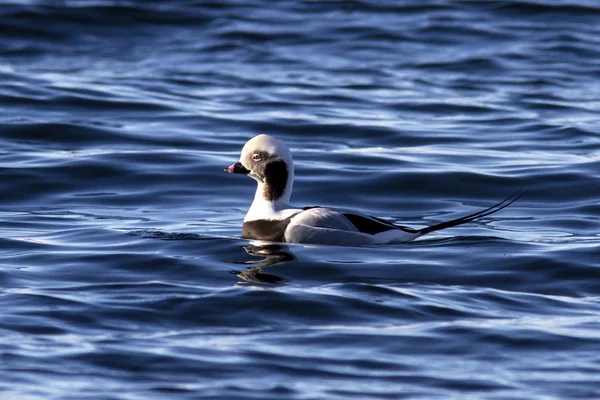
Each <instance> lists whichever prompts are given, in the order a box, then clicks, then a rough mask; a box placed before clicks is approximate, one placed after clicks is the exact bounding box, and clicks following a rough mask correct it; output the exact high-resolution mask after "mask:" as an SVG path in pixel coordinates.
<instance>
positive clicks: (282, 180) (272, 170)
mask: <svg viewBox="0 0 600 400" xmlns="http://www.w3.org/2000/svg"><path fill="white" fill-rule="evenodd" d="M264 176H265V180H266V185H265V189H264V191H263V196H264V198H265V199H266V200H269V201H274V200H277V199H278V198H280V197H281V195H283V192H284V191H285V186H286V185H287V180H288V169H287V165H286V164H285V161H283V160H281V159H279V160H273V161H270V162H269V163H268V164H267V165H265V171H264Z"/></svg>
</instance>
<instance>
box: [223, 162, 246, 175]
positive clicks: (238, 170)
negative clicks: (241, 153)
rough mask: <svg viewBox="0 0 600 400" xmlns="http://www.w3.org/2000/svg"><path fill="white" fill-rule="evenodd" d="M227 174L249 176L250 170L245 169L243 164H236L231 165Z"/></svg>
mask: <svg viewBox="0 0 600 400" xmlns="http://www.w3.org/2000/svg"><path fill="white" fill-rule="evenodd" d="M224 171H226V172H229V173H230V174H244V175H248V174H249V173H250V170H248V169H246V167H244V166H243V165H242V163H241V162H239V161H238V162H236V163H235V164H232V165H230V166H229V167H227V168H225V170H224Z"/></svg>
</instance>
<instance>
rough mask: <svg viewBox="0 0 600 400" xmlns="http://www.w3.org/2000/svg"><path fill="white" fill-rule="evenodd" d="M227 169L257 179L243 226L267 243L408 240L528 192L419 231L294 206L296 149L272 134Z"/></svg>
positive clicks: (245, 233) (251, 144)
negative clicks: (294, 151)
mask: <svg viewBox="0 0 600 400" xmlns="http://www.w3.org/2000/svg"><path fill="white" fill-rule="evenodd" d="M224 171H225V172H228V173H230V174H238V175H245V176H247V177H250V178H252V179H254V180H255V181H256V184H257V186H256V192H255V194H254V200H253V201H252V204H251V205H250V208H249V209H248V212H247V213H246V215H245V217H244V221H243V224H242V237H243V238H245V239H252V240H258V241H266V242H281V243H299V244H318V245H339V246H370V245H384V244H398V243H407V242H412V241H414V240H415V239H418V238H420V237H422V236H425V235H427V234H429V233H431V232H435V231H440V230H442V229H447V228H451V227H455V226H458V225H462V224H465V223H468V222H471V221H474V220H476V219H479V218H483V217H487V216H489V215H491V214H494V213H496V212H498V211H500V210H502V209H504V208H506V207H508V206H509V205H511V204H512V203H514V202H515V201H517V200H518V199H519V198H521V196H523V195H524V194H525V192H526V190H524V189H519V190H518V191H517V192H515V193H513V194H512V195H511V196H509V197H508V198H506V199H504V200H503V201H501V202H499V203H497V204H495V205H493V206H491V207H488V208H486V209H484V210H481V211H478V212H476V213H473V214H469V215H466V216H464V217H460V218H456V219H452V220H449V221H445V222H441V223H438V224H434V225H431V226H428V227H425V228H420V229H417V228H411V227H407V226H402V225H398V224H395V223H392V222H389V221H387V220H385V219H382V218H378V217H374V216H371V215H367V214H364V213H362V212H360V211H356V210H347V209H342V208H333V207H325V206H307V207H294V206H292V205H290V197H291V194H292V188H293V185H294V162H293V159H292V153H291V151H290V149H289V148H288V147H287V146H286V145H285V144H284V143H283V142H282V141H281V140H278V139H276V138H275V137H273V136H270V135H266V134H260V135H257V136H255V137H253V138H252V139H250V140H248V141H247V142H246V144H245V145H244V146H243V148H242V152H241V155H240V158H239V161H237V162H236V163H234V164H232V165H230V166H229V167H227V168H225V170H224Z"/></svg>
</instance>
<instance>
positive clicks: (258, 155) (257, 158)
mask: <svg viewBox="0 0 600 400" xmlns="http://www.w3.org/2000/svg"><path fill="white" fill-rule="evenodd" d="M252 159H253V160H254V161H260V160H262V157H261V156H260V154H258V153H257V154H255V155H253V156H252Z"/></svg>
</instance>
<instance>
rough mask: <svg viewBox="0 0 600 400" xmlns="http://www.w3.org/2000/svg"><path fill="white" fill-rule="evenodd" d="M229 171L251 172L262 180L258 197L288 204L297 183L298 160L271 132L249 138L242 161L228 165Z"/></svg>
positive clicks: (243, 151) (255, 178)
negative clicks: (295, 172) (294, 159)
mask: <svg viewBox="0 0 600 400" xmlns="http://www.w3.org/2000/svg"><path fill="white" fill-rule="evenodd" d="M225 171H227V172H229V173H238V174H244V175H248V176H249V177H251V178H253V179H254V180H256V182H258V188H257V190H256V196H255V198H254V199H255V201H257V200H260V199H261V197H262V200H265V201H268V202H278V203H282V204H287V203H289V201H290V195H291V194H292V186H293V184H294V161H293V160H292V153H291V152H290V149H288V147H287V146H286V145H285V144H283V142H280V141H279V140H277V139H275V138H274V137H272V136H269V135H264V134H263V135H258V136H255V137H253V138H252V139H250V140H248V142H246V144H245V145H244V148H243V149H242V154H241V155H240V161H239V162H237V163H235V164H233V165H231V166H229V167H228V168H226V169H225Z"/></svg>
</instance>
